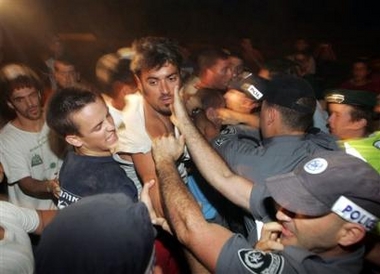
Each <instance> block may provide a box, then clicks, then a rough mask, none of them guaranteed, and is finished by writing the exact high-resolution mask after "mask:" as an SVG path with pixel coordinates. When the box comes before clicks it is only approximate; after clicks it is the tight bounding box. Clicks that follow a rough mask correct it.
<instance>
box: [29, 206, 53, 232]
mask: <svg viewBox="0 0 380 274" xmlns="http://www.w3.org/2000/svg"><path fill="white" fill-rule="evenodd" d="M57 212H58V210H37V213H38V217H39V219H40V220H39V221H40V223H39V225H38V227H37V229H36V230H35V231H34V232H33V233H34V234H37V235H41V233H42V231H43V230H44V229H45V227H46V226H48V225H49V224H50V222H51V221H52V220H53V219H54V217H55V215H56V214H57Z"/></svg>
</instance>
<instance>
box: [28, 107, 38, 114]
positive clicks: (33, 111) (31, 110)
mask: <svg viewBox="0 0 380 274" xmlns="http://www.w3.org/2000/svg"><path fill="white" fill-rule="evenodd" d="M28 112H29V113H30V114H32V115H37V114H38V113H39V109H38V107H31V108H29V109H28Z"/></svg>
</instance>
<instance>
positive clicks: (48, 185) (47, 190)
mask: <svg viewBox="0 0 380 274" xmlns="http://www.w3.org/2000/svg"><path fill="white" fill-rule="evenodd" d="M44 182H45V186H46V192H47V193H51V192H52V189H51V186H50V181H49V180H45V181H44Z"/></svg>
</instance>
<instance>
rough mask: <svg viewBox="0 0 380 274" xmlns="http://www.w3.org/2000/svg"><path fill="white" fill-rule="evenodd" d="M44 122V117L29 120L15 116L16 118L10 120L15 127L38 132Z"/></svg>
mask: <svg viewBox="0 0 380 274" xmlns="http://www.w3.org/2000/svg"><path fill="white" fill-rule="evenodd" d="M44 123H45V119H44V118H43V117H41V118H40V119H37V120H30V119H26V118H24V117H21V116H17V117H16V119H14V120H13V121H12V124H13V125H14V126H15V127H17V128H19V129H21V130H24V131H28V132H40V131H41V130H42V127H43V125H44Z"/></svg>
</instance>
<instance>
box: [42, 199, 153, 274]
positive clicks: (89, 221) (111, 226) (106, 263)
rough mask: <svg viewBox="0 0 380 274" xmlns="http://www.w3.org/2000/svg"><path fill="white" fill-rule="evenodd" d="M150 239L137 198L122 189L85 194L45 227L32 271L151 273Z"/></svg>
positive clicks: (148, 223)
mask: <svg viewBox="0 0 380 274" xmlns="http://www.w3.org/2000/svg"><path fill="white" fill-rule="evenodd" d="M154 238H155V231H154V228H153V226H152V224H151V220H150V217H149V213H148V210H147V208H146V207H145V205H144V204H143V203H141V202H138V203H135V202H133V201H132V200H131V199H130V198H129V197H127V196H126V195H124V194H122V193H114V194H99V195H95V196H92V197H86V198H84V199H82V200H81V201H79V202H78V203H76V204H73V205H72V206H69V207H67V208H65V209H63V210H61V211H60V212H58V214H57V216H56V217H55V218H54V220H53V222H52V223H51V224H50V225H49V226H48V227H47V228H46V229H45V231H44V233H43V234H42V237H41V241H40V244H39V246H38V248H37V250H36V273H83V274H84V273H88V274H90V273H114V274H116V273H120V274H121V273H155V272H154V271H153V270H154V267H155V253H154Z"/></svg>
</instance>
